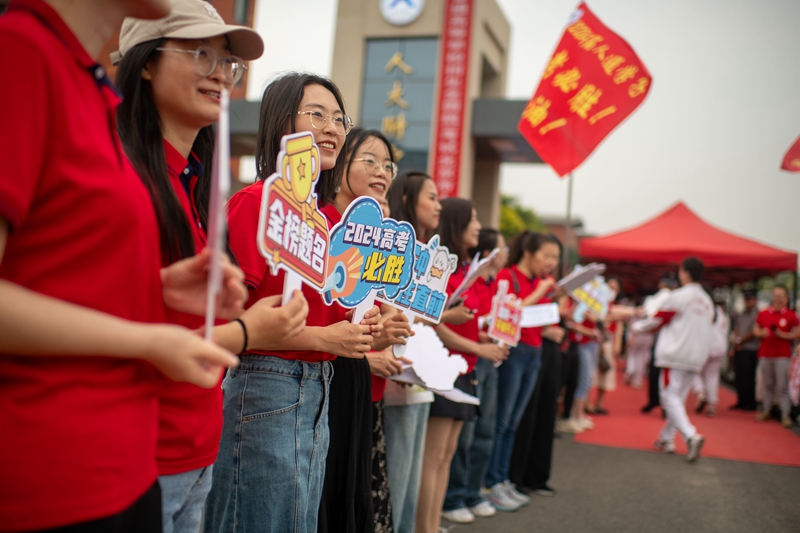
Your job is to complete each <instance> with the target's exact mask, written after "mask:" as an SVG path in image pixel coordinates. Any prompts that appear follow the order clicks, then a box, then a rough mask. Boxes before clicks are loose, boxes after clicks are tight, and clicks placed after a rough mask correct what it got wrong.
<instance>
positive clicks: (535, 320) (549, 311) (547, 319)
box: [521, 303, 561, 328]
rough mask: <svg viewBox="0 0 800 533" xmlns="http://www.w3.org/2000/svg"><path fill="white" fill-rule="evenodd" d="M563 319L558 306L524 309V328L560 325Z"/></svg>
mask: <svg viewBox="0 0 800 533" xmlns="http://www.w3.org/2000/svg"><path fill="white" fill-rule="evenodd" d="M560 321H561V317H560V315H559V314H558V304H556V303H551V304H540V305H529V306H528V307H523V308H522V323H521V326H522V327H523V328H538V327H541V326H552V325H553V324H558V323H559V322H560Z"/></svg>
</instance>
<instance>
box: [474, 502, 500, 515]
mask: <svg viewBox="0 0 800 533" xmlns="http://www.w3.org/2000/svg"><path fill="white" fill-rule="evenodd" d="M469 510H470V512H471V513H472V514H474V515H475V516H477V517H479V518H489V517H490V516H494V515H496V514H497V509H495V508H494V507H492V504H491V503H489V502H487V501H485V500H484V501H482V502H481V503H479V504H478V505H475V506H473V507H470V508H469Z"/></svg>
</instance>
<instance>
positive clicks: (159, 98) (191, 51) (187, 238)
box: [117, 0, 308, 533]
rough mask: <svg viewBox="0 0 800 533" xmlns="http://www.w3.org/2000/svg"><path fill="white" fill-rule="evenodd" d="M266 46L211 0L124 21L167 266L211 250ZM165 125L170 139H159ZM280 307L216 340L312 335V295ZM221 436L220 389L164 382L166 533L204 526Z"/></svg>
mask: <svg viewBox="0 0 800 533" xmlns="http://www.w3.org/2000/svg"><path fill="white" fill-rule="evenodd" d="M174 35H192V36H194V37H195V39H191V40H188V39H176V38H173V37H172V36H174ZM154 37H157V38H155V39H154ZM262 50H263V43H262V41H261V38H260V37H259V35H258V34H257V33H256V32H254V31H253V30H251V29H249V28H246V27H241V26H229V25H226V24H225V23H224V22H223V21H222V18H221V17H219V15H217V14H216V11H215V10H214V9H213V8H212V7H210V6H208V4H207V2H204V1H203V0H180V1H176V2H174V3H173V9H172V13H171V14H170V16H168V17H166V18H164V19H159V20H156V21H148V20H141V19H126V20H125V23H124V24H123V27H122V32H121V39H120V50H119V55H120V56H122V59H121V62H120V63H119V68H118V70H117V81H118V83H119V86H120V89H121V90H122V93H123V97H124V101H123V103H122V104H121V105H120V107H119V109H118V111H117V126H118V129H119V131H120V137H121V138H122V142H123V145H124V146H125V149H126V151H127V153H128V155H129V157H130V158H131V161H132V162H133V163H134V166H135V167H136V168H137V169H138V170H139V173H140V175H141V176H142V178H143V179H144V180H145V181H146V182H147V183H148V185H149V186H150V191H151V194H152V196H153V201H154V203H155V204H156V206H157V210H158V212H159V213H161V217H160V220H159V222H160V230H161V245H162V258H163V260H164V262H165V263H171V262H174V261H177V260H180V259H182V258H184V257H191V256H193V255H195V254H196V253H199V252H200V251H201V250H202V249H203V248H204V247H205V246H206V229H207V227H208V224H207V222H208V221H207V210H208V207H207V206H208V198H209V196H210V190H209V189H210V181H211V180H210V175H211V172H212V170H211V167H212V164H213V153H214V139H215V132H214V128H213V123H214V122H215V121H216V120H217V118H218V117H219V96H220V93H221V91H222V90H228V91H230V90H231V88H232V87H233V85H234V84H235V83H236V82H238V81H239V79H240V78H241V76H242V74H243V72H244V59H248V60H249V59H255V58H257V57H258V56H260V55H261V51H262ZM238 56H241V58H240V57H238ZM242 58H244V59H242ZM156 131H160V132H161V135H153V133H154V132H156ZM279 303H280V296H272V297H269V298H263V299H262V300H260V301H259V303H258V304H257V305H253V306H252V307H250V308H249V309H248V310H247V311H246V312H245V313H244V314H243V315H242V316H241V317H239V319H238V323H237V322H230V323H228V324H224V325H218V326H216V328H215V331H214V338H215V339H216V341H217V343H219V344H220V345H221V346H223V347H225V348H227V349H229V350H231V351H233V352H235V353H241V352H243V351H244V350H245V349H248V348H250V349H269V348H270V346H271V345H274V344H276V343H278V342H282V341H284V340H286V338H288V337H291V336H293V335H295V334H297V333H299V332H300V331H302V328H303V327H304V325H305V317H306V315H307V313H308V307H307V305H306V301H305V298H304V297H303V295H302V293H300V291H296V292H295V295H294V298H293V299H292V300H291V301H290V302H289V303H288V304H287V306H285V307H281V308H275V306H276V305H278V304H279ZM167 319H168V320H169V321H170V322H172V323H175V324H180V325H183V326H186V327H189V328H192V329H199V328H201V327H202V326H203V324H204V319H203V318H202V317H200V316H196V315H189V314H185V313H175V312H173V313H169V314H168V315H167ZM245 335H246V336H245ZM245 341H246V342H247V346H245V345H244V344H245ZM221 432H222V389H221V388H220V387H214V388H212V389H201V388H198V387H195V386H192V385H189V384H184V383H173V382H165V383H164V384H163V386H161V387H160V389H159V442H158V449H157V458H158V467H159V482H160V484H161V498H162V512H163V516H164V520H163V522H164V532H165V533H172V532H173V531H174V532H176V533H178V532H181V533H182V532H187V533H190V532H199V531H200V522H201V516H202V509H203V505H204V503H205V499H206V495H207V494H208V491H209V490H210V489H211V477H212V470H213V463H214V461H215V460H216V458H217V451H218V449H219V440H220V434H221Z"/></svg>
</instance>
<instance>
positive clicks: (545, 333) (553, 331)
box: [542, 326, 566, 343]
mask: <svg viewBox="0 0 800 533" xmlns="http://www.w3.org/2000/svg"><path fill="white" fill-rule="evenodd" d="M565 333H566V331H564V328H560V327H558V326H546V327H545V328H544V329H543V330H542V337H544V338H545V339H549V340H551V341H553V342H557V343H560V342H561V341H563V340H564V334H565Z"/></svg>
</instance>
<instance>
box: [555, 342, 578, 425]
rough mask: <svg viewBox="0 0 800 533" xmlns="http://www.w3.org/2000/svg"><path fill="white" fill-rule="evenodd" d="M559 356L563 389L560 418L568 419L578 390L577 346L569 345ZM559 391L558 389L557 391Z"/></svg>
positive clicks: (574, 344)
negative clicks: (562, 404) (562, 409)
mask: <svg viewBox="0 0 800 533" xmlns="http://www.w3.org/2000/svg"><path fill="white" fill-rule="evenodd" d="M560 355H561V385H560V387H564V388H565V390H564V412H563V414H562V416H563V417H564V418H569V416H570V412H571V411H572V402H573V400H574V399H575V389H576V388H578V375H579V374H580V370H581V358H580V356H579V355H578V345H577V344H576V343H574V342H573V343H570V345H569V348H568V349H567V351H566V352H563V353H561V354H560ZM560 390H561V389H560V388H559V391H560Z"/></svg>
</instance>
